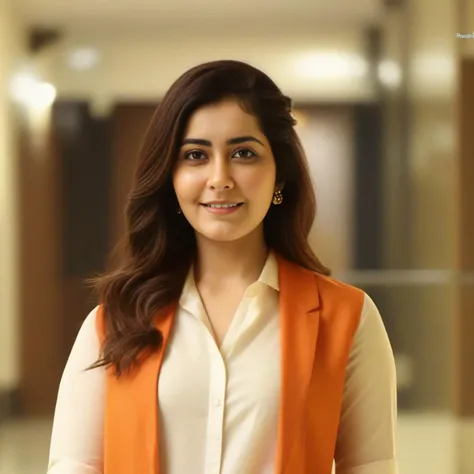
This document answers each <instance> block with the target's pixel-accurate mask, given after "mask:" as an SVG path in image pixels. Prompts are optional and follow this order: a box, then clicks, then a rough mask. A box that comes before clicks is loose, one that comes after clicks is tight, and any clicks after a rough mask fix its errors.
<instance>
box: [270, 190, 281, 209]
mask: <svg viewBox="0 0 474 474" xmlns="http://www.w3.org/2000/svg"><path fill="white" fill-rule="evenodd" d="M272 202H273V204H275V206H279V205H280V204H281V203H282V202H283V194H282V193H281V191H275V193H274V194H273V200H272Z"/></svg>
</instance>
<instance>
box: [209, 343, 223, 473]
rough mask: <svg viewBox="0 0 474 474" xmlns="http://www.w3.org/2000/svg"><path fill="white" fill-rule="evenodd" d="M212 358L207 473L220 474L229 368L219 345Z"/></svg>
mask: <svg viewBox="0 0 474 474" xmlns="http://www.w3.org/2000/svg"><path fill="white" fill-rule="evenodd" d="M212 359H213V361H212V364H211V377H210V387H209V418H208V424H207V443H206V445H207V446H206V474H219V473H220V467H221V463H222V449H223V434H224V409H225V397H226V386H227V370H226V366H225V363H224V360H223V358H222V356H221V353H220V352H219V350H218V348H217V346H216V347H215V350H214V351H213V355H212Z"/></svg>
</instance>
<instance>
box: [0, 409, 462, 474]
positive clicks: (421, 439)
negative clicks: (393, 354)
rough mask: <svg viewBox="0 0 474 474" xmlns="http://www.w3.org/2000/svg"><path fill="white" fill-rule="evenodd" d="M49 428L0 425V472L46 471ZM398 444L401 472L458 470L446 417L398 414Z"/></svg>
mask: <svg viewBox="0 0 474 474" xmlns="http://www.w3.org/2000/svg"><path fill="white" fill-rule="evenodd" d="M50 430H51V423H50V422H49V421H44V420H38V421H28V422H16V423H10V424H5V425H3V426H1V427H0V474H46V463H47V457H48V447H49V436H50ZM398 446H399V455H398V459H399V465H400V474H458V471H457V470H456V469H455V467H454V466H455V455H456V425H455V423H454V421H453V420H452V419H450V418H449V417H441V416H436V417H435V416H400V419H399V433H398ZM183 474H188V473H183ZM189 474H192V473H189Z"/></svg>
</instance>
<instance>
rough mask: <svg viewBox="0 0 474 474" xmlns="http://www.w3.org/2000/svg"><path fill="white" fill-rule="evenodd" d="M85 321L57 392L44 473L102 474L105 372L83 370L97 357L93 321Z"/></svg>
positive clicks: (92, 319)
mask: <svg viewBox="0 0 474 474" xmlns="http://www.w3.org/2000/svg"><path fill="white" fill-rule="evenodd" d="M96 315H97V308H95V309H94V310H93V311H92V312H91V313H90V314H89V315H88V316H87V318H86V320H85V321H84V323H83V324H82V326H81V329H80V330H79V333H78V335H77V338H76V341H75V343H74V346H73V348H72V351H71V353H70V355H69V358H68V361H67V364H66V367H65V369H64V372H63V375H62V378H61V382H60V385H59V390H58V398H57V402H56V410H55V413H54V422H53V431H52V436H51V447H50V457H49V465H48V471H47V474H102V471H103V468H102V465H103V463H102V455H103V448H102V438H103V420H104V402H105V370H104V369H103V368H102V367H101V368H98V369H93V370H85V369H86V368H87V367H89V366H90V365H91V364H93V363H94V362H96V361H97V359H98V357H99V339H98V335H97V331H96V326H95V321H96Z"/></svg>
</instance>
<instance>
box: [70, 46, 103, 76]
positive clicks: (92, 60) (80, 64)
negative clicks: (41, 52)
mask: <svg viewBox="0 0 474 474" xmlns="http://www.w3.org/2000/svg"><path fill="white" fill-rule="evenodd" d="M99 61H100V54H99V52H98V51H97V50H96V49H94V48H78V49H76V50H75V51H73V52H72V53H70V54H69V56H68V59H67V62H68V65H69V67H70V68H71V69H73V70H75V71H87V70H90V69H93V68H94V67H96V66H97V64H98V63H99Z"/></svg>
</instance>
